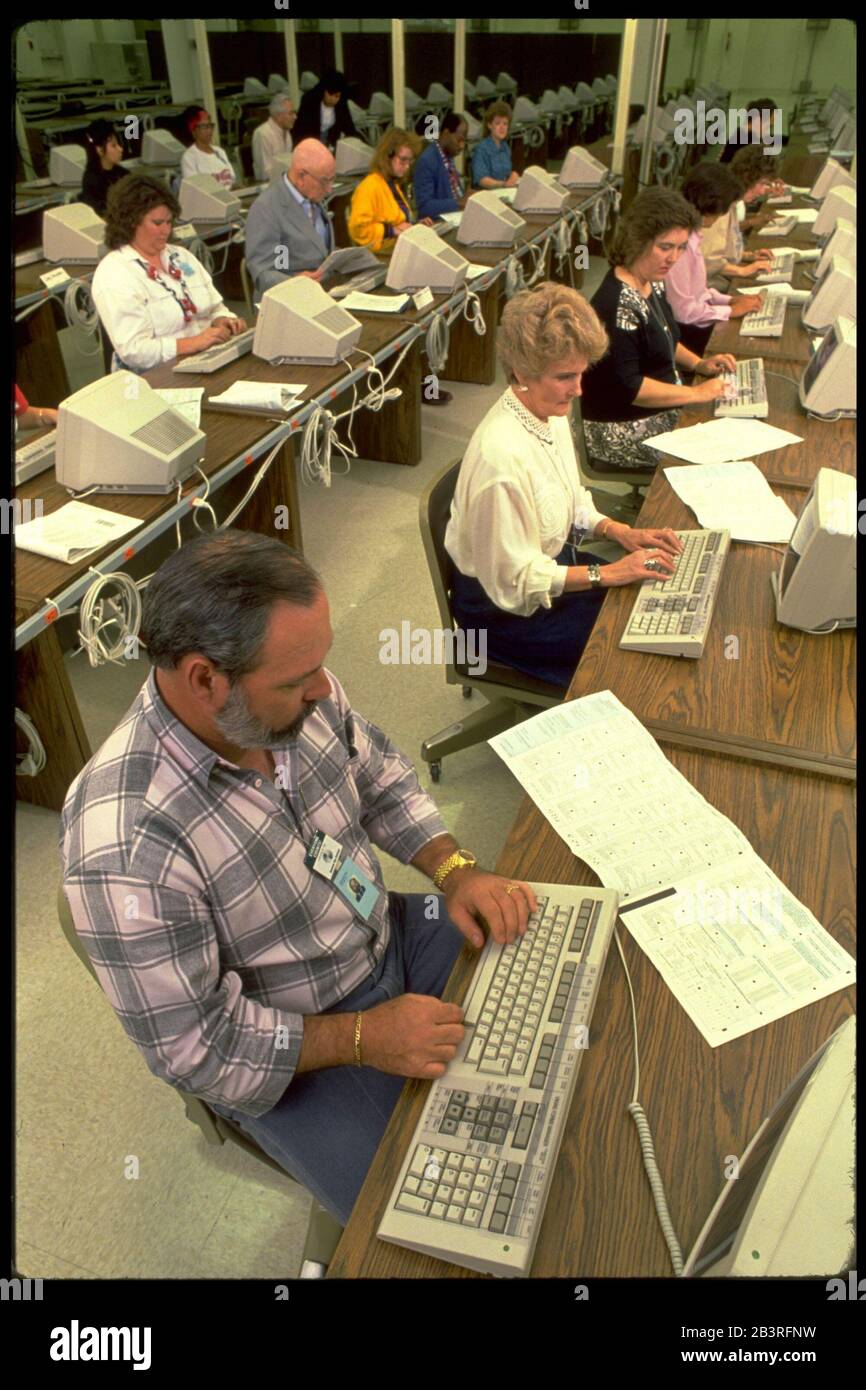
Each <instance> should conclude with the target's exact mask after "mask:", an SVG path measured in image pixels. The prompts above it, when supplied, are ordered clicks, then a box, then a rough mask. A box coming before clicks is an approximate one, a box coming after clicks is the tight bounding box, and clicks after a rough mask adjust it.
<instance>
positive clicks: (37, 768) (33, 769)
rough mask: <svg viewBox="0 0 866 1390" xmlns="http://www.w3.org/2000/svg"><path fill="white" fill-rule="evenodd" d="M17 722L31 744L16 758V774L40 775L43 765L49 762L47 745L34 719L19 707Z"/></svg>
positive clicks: (22, 775)
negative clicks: (46, 750) (40, 735)
mask: <svg viewBox="0 0 866 1390" xmlns="http://www.w3.org/2000/svg"><path fill="white" fill-rule="evenodd" d="M15 723H16V724H17V725H18V728H19V729H20V730H21V732H22V733H23V734H24V735H25V737H26V739H27V742H28V743H29V745H30V747H29V748H28V749H27V752H26V753H21V754H19V756H18V758H17V759H16V765H15V776H16V777H38V776H39V774H40V772H41V771H42V769H43V767H44V766H45V764H46V763H47V762H48V757H47V755H46V752H45V746H44V744H43V742H42V739H41V738H40V737H39V730H38V729H37V728H36V725H35V724H34V723H33V720H32V719H30V718H29V716H28V715H26V714H25V713H24V711H23V709H18V708H17V707H16V709H15Z"/></svg>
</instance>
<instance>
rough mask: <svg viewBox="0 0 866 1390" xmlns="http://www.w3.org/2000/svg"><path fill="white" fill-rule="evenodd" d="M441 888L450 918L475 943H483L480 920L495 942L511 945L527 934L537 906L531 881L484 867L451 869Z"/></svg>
mask: <svg viewBox="0 0 866 1390" xmlns="http://www.w3.org/2000/svg"><path fill="white" fill-rule="evenodd" d="M509 889H511V891H510V892H509V891H508V890H509ZM442 891H443V892H444V894H445V906H446V907H447V909H448V915H449V917H450V918H451V921H452V922H453V923H454V925H455V927H457V928H458V930H459V931H462V933H463V935H464V936H465V937H466V938H467V939H468V940H469V941H471V942H472V945H473V946H483V945H484V936H483V934H482V932H481V929H480V927H479V925H478V921H479V919H483V920H484V921H485V922H486V923H487V926H488V927H489V928H490V935H491V936H492V937H493V939H494V941H499V942H502V943H503V944H508V943H509V942H512V941H516V940H517V939H518V937H520V936H523V935H524V933H525V931H526V927H527V923H528V922H529V916H530V913H532V912H534V911H535V909H536V908H537V907H538V902H537V900H536V897H535V894H534V893H533V891H532V889H531V888H530V886H529V884H528V883H521V882H519V880H517V879H510V878H500V876H499V875H498V874H490V873H487V872H485V870H483V869H472V868H465V869H464V868H461V869H452V871H451V873H450V874H449V875H448V877H447V878H446V879H445V882H444V884H443V885H442Z"/></svg>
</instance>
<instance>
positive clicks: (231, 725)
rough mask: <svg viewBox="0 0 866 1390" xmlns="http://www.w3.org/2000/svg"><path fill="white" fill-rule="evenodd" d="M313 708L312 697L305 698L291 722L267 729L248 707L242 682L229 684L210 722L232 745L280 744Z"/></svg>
mask: <svg viewBox="0 0 866 1390" xmlns="http://www.w3.org/2000/svg"><path fill="white" fill-rule="evenodd" d="M315 708H316V702H315V700H310V701H306V702H305V704H304V707H303V709H302V710H301V713H300V714H299V715H298V717H297V719H294V720H293V721H292V723H291V724H288V725H286V727H285V728H284V729H270V728H269V727H268V725H267V724H263V723H262V721H261V719H257V718H256V716H255V715H254V714H253V713H252V712H251V711H250V707H249V703H248V701H247V697H246V694H245V692H244V690H243V688H242V686H240V685H233V686H232V688H231V689H230V691H229V694H228V698H227V700H226V702H225V704H224V705H223V707H222V709H221V710H220V712H219V714H215V715H214V723H215V724H216V726H217V728H218V729H219V731H220V733H221V734H222V736H223V738H225V739H228V741H229V743H233V744H234V745H235V747H236V748H281V747H282V746H283V744H284V743H285V742H286V740H287V739H290V738H294V737H295V736H296V735H297V734H298V733H299V732H300V730H301V726H302V725H303V723H304V720H305V719H306V718H307V716H308V715H310V714H312V712H313V710H314V709H315Z"/></svg>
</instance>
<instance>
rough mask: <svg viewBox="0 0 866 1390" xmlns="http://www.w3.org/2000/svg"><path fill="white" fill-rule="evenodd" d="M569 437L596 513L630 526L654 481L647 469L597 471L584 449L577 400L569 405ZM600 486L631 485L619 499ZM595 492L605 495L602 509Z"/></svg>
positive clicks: (597, 468)
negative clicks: (628, 490)
mask: <svg viewBox="0 0 866 1390" xmlns="http://www.w3.org/2000/svg"><path fill="white" fill-rule="evenodd" d="M571 435H572V438H573V439H574V448H575V453H576V454H577V466H578V471H579V472H580V480H581V482H582V483H583V484H584V486H585V487H588V488H589V490H590V492H591V493H592V496H593V501H594V502H595V503H596V506H597V507H598V509H599V511H600V512H604V514H605V516H610V517H613V519H614V520H615V521H616V520H622V521H627V522H628V524H629V525H631V523H632V521H633V520H634V518H635V517H636V516H637V514H638V512H639V511H640V509H641V507H642V506H643V501H644V493H645V492H646V489H647V488H648V487H649V485H650V483H651V482H652V480H653V473H652V471H651V470H649V471H648V470H647V469H646V468H636V469H635V470H634V472H633V473H632V472H629V470H628V469H627V468H605V467H604V466H603V465H602V466H601V467H599V466H598V465H596V464H594V463H591V462H590V458H589V454H588V453H587V448H586V434H585V432H584V428H583V415H582V413H581V409H580V398H579V397H577V396H575V398H574V401H573V402H572V412H571ZM600 483H629V484H631V492H628V493H625V494H624V495H623V496H620V495H619V494H618V493H614V492H611V491H610V490H609V489H607V488H604V487H598V484H600ZM598 492H601V493H603V494H604V495H603V498H602V499H601V501H603V502H604V506H602V505H601V501H600V500H599V497H598V495H597V493H598Z"/></svg>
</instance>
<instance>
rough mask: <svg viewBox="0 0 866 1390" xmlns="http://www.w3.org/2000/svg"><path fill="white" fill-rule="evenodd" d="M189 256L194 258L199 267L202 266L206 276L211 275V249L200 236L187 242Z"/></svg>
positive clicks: (212, 261) (212, 266) (212, 264)
mask: <svg viewBox="0 0 866 1390" xmlns="http://www.w3.org/2000/svg"><path fill="white" fill-rule="evenodd" d="M187 248H188V250H189V252H190V255H192V256H195V258H196V260H197V261H198V262H199V264H200V265H203V266H204V268H205V270H206V271H207V273H208V275H212V274H213V268H214V258H213V255H212V253H211V249H210V247H209V246H208V244H207V242H206V241H202V239H201V237H200V236H196V237H193V238H192V240H191V241H189V242H187Z"/></svg>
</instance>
